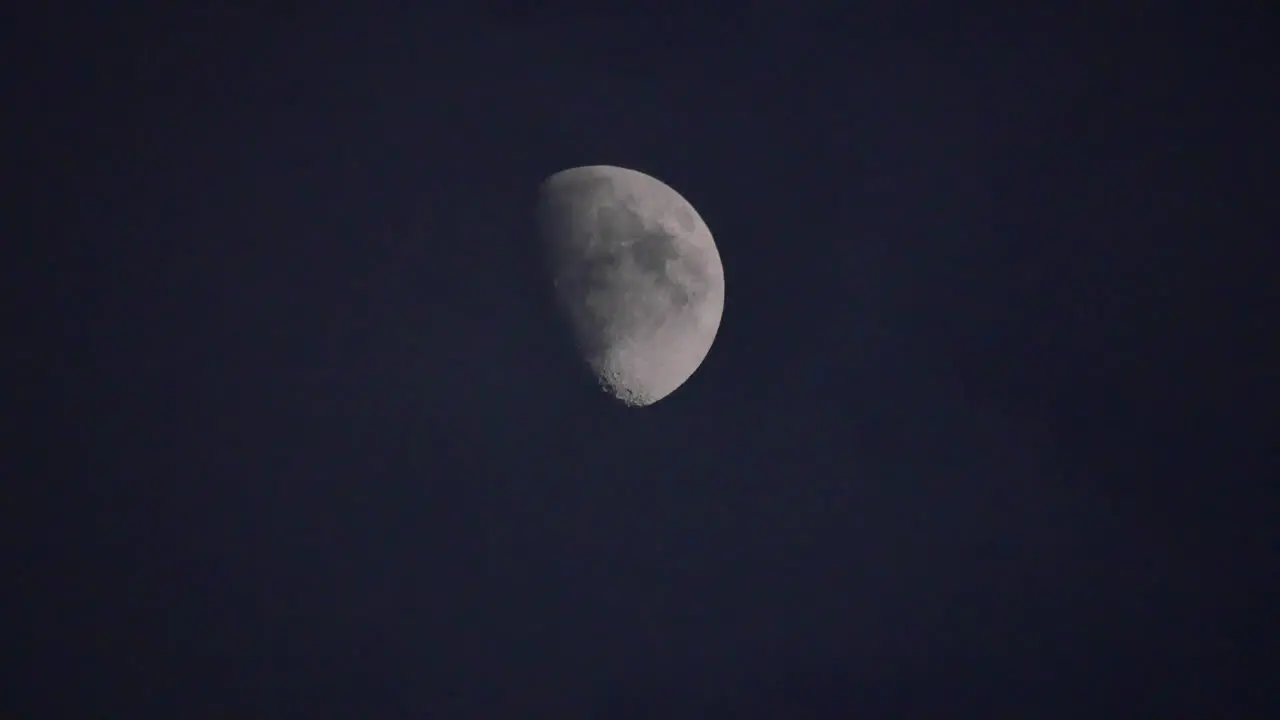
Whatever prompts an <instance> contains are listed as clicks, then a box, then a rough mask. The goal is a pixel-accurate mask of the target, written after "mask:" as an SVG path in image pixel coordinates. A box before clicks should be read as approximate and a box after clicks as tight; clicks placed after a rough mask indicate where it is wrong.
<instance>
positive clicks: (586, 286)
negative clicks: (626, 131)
mask: <svg viewBox="0 0 1280 720" xmlns="http://www.w3.org/2000/svg"><path fill="white" fill-rule="evenodd" d="M538 217H539V225H540V227H539V234H540V236H541V239H542V244H543V250H544V253H545V257H546V259H547V263H548V265H547V267H548V270H549V273H550V276H551V280H552V283H553V286H554V291H555V297H556V302H557V304H558V306H559V308H560V311H561V313H562V314H563V316H564V318H565V319H566V320H567V321H568V325H569V328H570V330H571V332H572V335H573V337H574V339H575V342H576V344H577V347H578V350H579V351H580V353H581V354H582V357H583V359H584V360H585V361H586V363H587V365H588V367H589V368H590V369H591V371H592V372H593V373H594V374H595V376H596V379H597V380H598V381H599V382H600V385H601V386H602V387H603V388H604V389H605V390H606V391H607V392H609V393H611V394H612V395H614V396H615V397H617V398H618V399H619V400H621V401H623V402H624V403H626V404H628V405H633V406H640V405H650V404H652V403H655V402H657V401H658V400H661V399H662V398H664V397H666V396H667V395H670V394H671V393H672V392H674V391H675V390H676V388H678V387H680V386H681V385H683V384H684V383H685V381H687V380H688V379H689V378H690V377H691V376H692V375H693V373H694V371H696V370H697V369H698V366H699V365H701V364H702V361H703V359H705V358H706V356H707V353H708V352H710V350H711V345H712V343H713V341H714V340H715V336H716V332H717V330H718V329H719V326H720V317H721V314H722V312H723V310H724V269H723V267H722V266H721V263H720V255H719V252H718V250H717V249H716V246H715V241H714V239H713V238H712V236H711V233H710V231H709V230H708V229H707V227H706V225H705V224H704V223H703V222H702V218H701V217H699V215H698V213H697V211H695V210H694V209H693V207H692V206H691V205H690V204H689V203H688V202H687V201H686V200H685V199H684V198H683V197H681V196H680V195H679V194H678V193H677V192H676V191H675V190H673V189H671V188H670V187H668V186H667V185H666V184H664V183H662V182H661V181H659V180H657V179H655V178H652V177H650V176H648V175H645V174H643V173H639V172H636V171H634V170H628V169H625V168H619V167H612V166H607V165H595V166H589V167H579V168H571V169H569V170H564V171H562V172H559V173H556V174H555V175H552V176H551V177H549V178H547V179H546V180H545V181H544V182H543V184H542V187H541V191H540V194H539V200H538Z"/></svg>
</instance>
